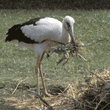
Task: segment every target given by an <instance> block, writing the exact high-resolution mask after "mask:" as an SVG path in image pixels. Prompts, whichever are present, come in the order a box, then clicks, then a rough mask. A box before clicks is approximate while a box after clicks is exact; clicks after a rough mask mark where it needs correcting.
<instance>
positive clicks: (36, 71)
mask: <svg viewBox="0 0 110 110" xmlns="http://www.w3.org/2000/svg"><path fill="white" fill-rule="evenodd" d="M39 62H40V55H38V57H37V62H36V66H35V73H36V78H37V81H36V82H37V93H38V94H40V88H39Z"/></svg>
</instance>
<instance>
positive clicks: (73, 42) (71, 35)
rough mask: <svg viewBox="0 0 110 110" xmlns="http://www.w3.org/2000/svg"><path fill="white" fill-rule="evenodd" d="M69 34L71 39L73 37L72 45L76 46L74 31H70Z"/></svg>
mask: <svg viewBox="0 0 110 110" xmlns="http://www.w3.org/2000/svg"><path fill="white" fill-rule="evenodd" d="M69 33H70V37H71V43H72V44H73V46H76V43H75V38H74V34H73V29H70V32H69Z"/></svg>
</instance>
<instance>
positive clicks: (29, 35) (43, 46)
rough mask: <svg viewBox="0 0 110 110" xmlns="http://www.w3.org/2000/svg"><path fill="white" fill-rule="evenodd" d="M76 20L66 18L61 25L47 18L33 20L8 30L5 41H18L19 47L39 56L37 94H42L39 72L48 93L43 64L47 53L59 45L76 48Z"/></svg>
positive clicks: (45, 92)
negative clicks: (74, 34) (74, 31)
mask: <svg viewBox="0 0 110 110" xmlns="http://www.w3.org/2000/svg"><path fill="white" fill-rule="evenodd" d="M74 22H75V20H74V19H73V18H72V17H70V16H66V17H65V18H64V19H63V22H62V23H61V22H60V21H59V20H57V19H54V18H50V17H45V18H36V19H31V20H29V21H27V22H25V23H23V24H17V25H14V26H13V27H12V28H10V29H9V30H8V33H7V35H8V36H7V37H6V40H5V41H14V40H17V41H18V45H19V46H25V47H27V48H34V51H35V54H36V55H37V63H36V67H35V72H36V76H37V93H39V94H40V88H39V79H38V77H39V72H40V75H41V79H42V85H43V93H44V95H47V96H48V95H49V94H48V93H47V90H46V87H45V83H44V79H43V74H42V67H41V62H42V60H43V57H44V55H45V52H46V51H47V50H48V49H49V48H50V47H52V46H56V45H58V44H67V43H68V42H72V43H73V45H74V46H75V39H74V36H73V24H74Z"/></svg>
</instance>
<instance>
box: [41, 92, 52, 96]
mask: <svg viewBox="0 0 110 110" xmlns="http://www.w3.org/2000/svg"><path fill="white" fill-rule="evenodd" d="M42 96H43V97H52V95H51V94H49V93H48V92H45V93H43V94H42Z"/></svg>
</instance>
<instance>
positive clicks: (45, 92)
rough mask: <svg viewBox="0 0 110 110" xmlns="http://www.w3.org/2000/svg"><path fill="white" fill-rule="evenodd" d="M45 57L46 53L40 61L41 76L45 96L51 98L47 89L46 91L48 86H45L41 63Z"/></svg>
mask: <svg viewBox="0 0 110 110" xmlns="http://www.w3.org/2000/svg"><path fill="white" fill-rule="evenodd" d="M44 55H45V52H43V54H42V56H41V59H40V64H39V70H40V76H41V79H42V86H43V95H45V96H51V95H50V94H48V93H47V89H46V86H45V81H44V77H43V73H42V64H41V63H42V61H43V58H44Z"/></svg>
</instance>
